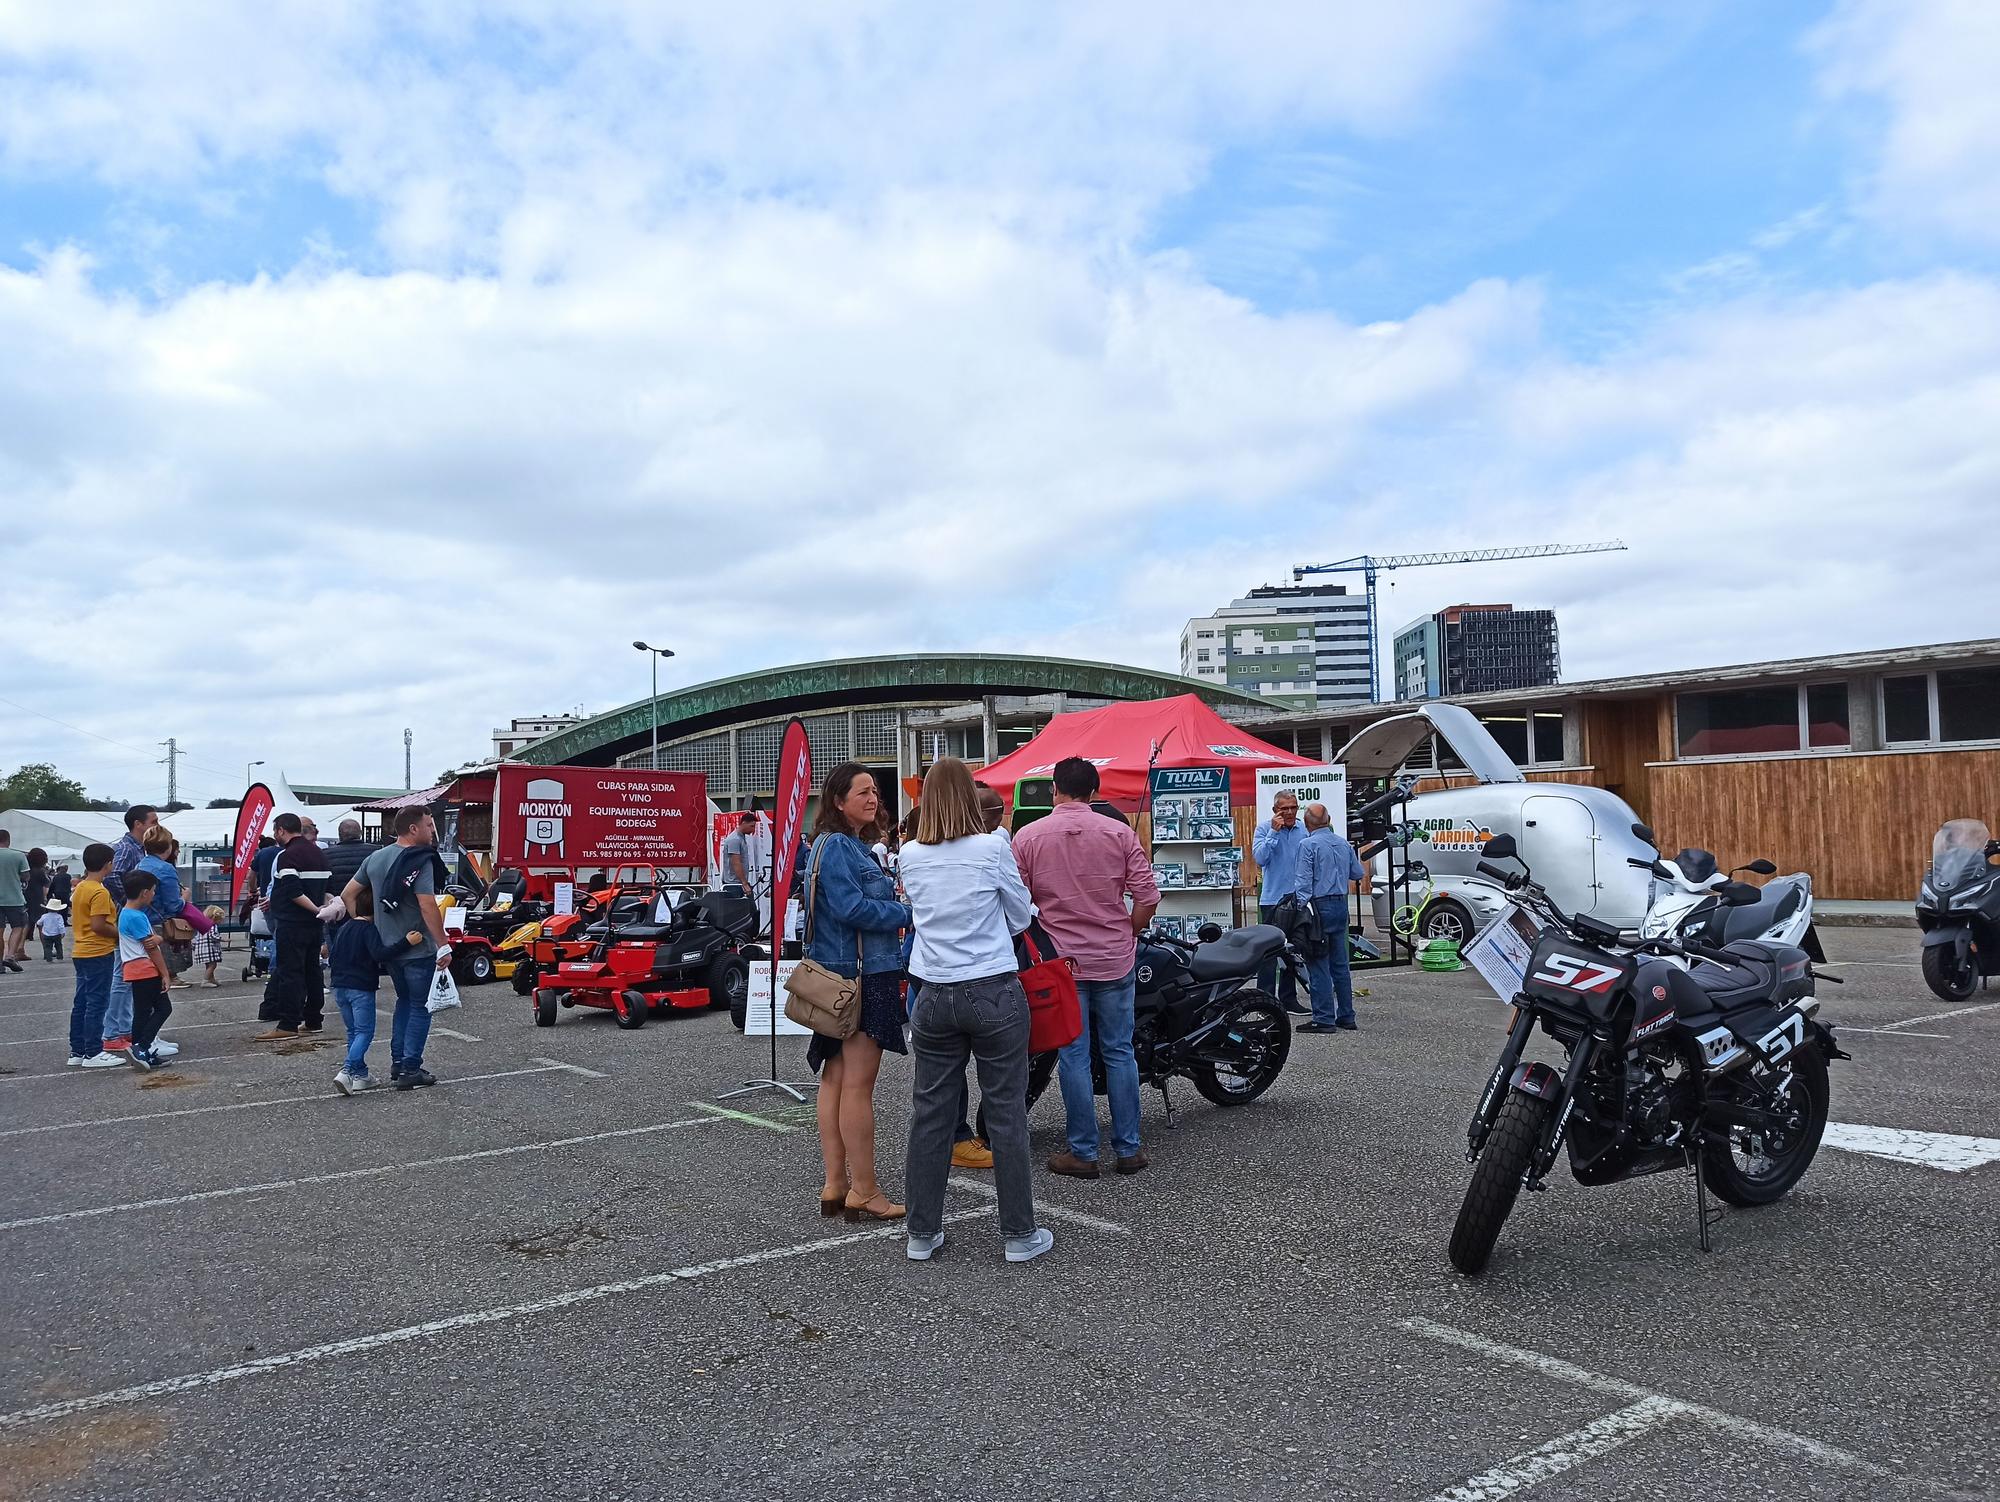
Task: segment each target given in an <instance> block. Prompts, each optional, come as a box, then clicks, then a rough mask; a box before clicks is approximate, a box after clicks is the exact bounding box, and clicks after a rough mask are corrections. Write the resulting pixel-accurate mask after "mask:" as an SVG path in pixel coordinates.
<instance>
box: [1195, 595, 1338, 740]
mask: <svg viewBox="0 0 2000 1502" xmlns="http://www.w3.org/2000/svg"><path fill="white" fill-rule="evenodd" d="M1369 630H1370V622H1369V619H1368V597H1367V596H1366V595H1358V594H1355V595H1351V594H1349V593H1348V592H1347V589H1346V587H1345V586H1344V585H1340V584H1287V585H1272V584H1267V585H1264V586H1263V587H1261V588H1259V589H1253V590H1251V591H1250V593H1249V594H1247V595H1245V596H1244V597H1243V598H1242V599H1240V600H1232V601H1230V603H1229V604H1227V605H1225V606H1223V607H1222V609H1220V610H1218V611H1216V612H1215V614H1214V615H1204V616H1197V617H1195V619H1193V620H1191V621H1189V622H1188V623H1187V625H1186V626H1184V627H1183V628H1182V629H1181V676H1182V677H1185V678H1208V679H1213V680H1215V681H1216V682H1219V683H1225V684H1227V685H1228V686H1229V687H1231V688H1240V689H1243V690H1246V691H1247V692H1249V693H1253V694H1260V695H1263V696H1264V697H1266V698H1268V699H1270V700H1271V702H1272V704H1273V705H1275V706H1278V707H1281V708H1285V709H1318V708H1322V707H1324V706H1326V705H1329V704H1353V703H1357V702H1358V703H1364V704H1365V703H1367V702H1368V701H1369V700H1370V699H1372V698H1373V697H1374V690H1373V686H1372V685H1371V684H1370V683H1369V681H1368V633H1369Z"/></svg>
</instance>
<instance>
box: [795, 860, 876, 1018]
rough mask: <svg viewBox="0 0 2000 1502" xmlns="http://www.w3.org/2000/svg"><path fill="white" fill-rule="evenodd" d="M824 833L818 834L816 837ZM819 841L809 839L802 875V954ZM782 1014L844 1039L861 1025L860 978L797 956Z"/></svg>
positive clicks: (809, 930) (857, 940)
mask: <svg viewBox="0 0 2000 1502" xmlns="http://www.w3.org/2000/svg"><path fill="white" fill-rule="evenodd" d="M826 838H828V836H826V835H821V836H820V839H822V840H823V839H826ZM819 857H820V846H819V841H818V840H815V841H814V842H813V850H812V854H811V856H810V857H809V858H808V870H807V874H806V932H805V942H804V944H803V945H802V946H801V953H802V954H810V953H811V952H812V934H813V909H814V907H815V906H816V905H817V904H818V900H819ZM854 968H855V970H856V971H857V972H858V971H859V970H860V969H861V935H860V934H858V933H857V934H856V935H855V936H854ZM785 1015H786V1016H787V1017H789V1018H791V1019H792V1021H794V1022H796V1023H798V1024H799V1026H801V1027H809V1028H811V1029H812V1030H813V1031H814V1032H816V1033H823V1034H825V1035H826V1036H827V1037H829V1038H840V1039H843V1040H845V1039H847V1038H851V1037H852V1036H853V1035H854V1030H855V1029H856V1028H857V1027H859V1026H860V1025H861V980H860V976H859V975H858V974H857V975H856V977H855V978H854V979H853V980H849V979H848V978H847V977H846V976H844V975H836V974H835V973H834V972H833V971H831V970H829V969H827V968H826V966H824V965H822V964H820V962H819V961H818V960H814V959H806V958H801V959H800V960H799V963H798V965H797V966H796V967H795V968H794V969H793V971H792V973H791V974H790V975H788V976H787V977H785Z"/></svg>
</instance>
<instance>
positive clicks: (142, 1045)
mask: <svg viewBox="0 0 2000 1502" xmlns="http://www.w3.org/2000/svg"><path fill="white" fill-rule="evenodd" d="M158 885H159V883H158V882H157V881H156V880H155V879H154V877H153V876H152V874H151V873H149V872H146V871H131V872H128V873H127V874H126V877H125V906H124V907H123V908H122V909H121V910H120V911H119V914H118V973H119V974H120V975H121V976H123V977H124V980H125V983H126V984H127V985H129V986H130V987H131V988H132V1047H131V1048H130V1049H129V1050H128V1051H127V1054H126V1057H127V1058H128V1059H129V1060H130V1061H131V1063H132V1066H133V1067H134V1068H135V1069H142V1070H144V1069H152V1068H154V1067H155V1066H156V1065H158V1064H159V1063H160V1062H161V1061H162V1059H161V1056H160V1055H158V1054H156V1053H154V1052H153V1040H154V1039H156V1038H158V1037H159V1036H160V1028H161V1027H162V1026H163V1025H165V1023H166V1020H167V1014H168V1013H170V1012H172V1011H173V1009H174V1004H173V1003H172V1002H170V1001H168V1000H167V956H166V953H165V952H164V951H163V950H162V949H161V948H160V940H159V936H158V935H156V934H155V933H154V932H153V923H152V920H151V919H150V918H148V917H147V916H146V909H147V907H149V906H150V905H151V904H152V901H153V889H154V887H156V886H158Z"/></svg>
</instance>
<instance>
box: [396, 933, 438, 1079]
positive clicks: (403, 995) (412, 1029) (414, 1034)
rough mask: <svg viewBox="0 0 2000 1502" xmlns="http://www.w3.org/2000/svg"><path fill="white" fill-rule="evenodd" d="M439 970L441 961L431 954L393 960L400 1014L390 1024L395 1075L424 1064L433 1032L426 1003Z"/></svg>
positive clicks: (397, 1010)
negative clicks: (425, 1047)
mask: <svg viewBox="0 0 2000 1502" xmlns="http://www.w3.org/2000/svg"><path fill="white" fill-rule="evenodd" d="M435 974H437V961H436V960H435V959H434V958H433V957H432V956H430V955H428V954H424V955H418V956H417V957H416V958H415V959H410V960H402V961H396V960H391V961H390V962H389V979H390V980H392V981H394V982H395V983H396V1018H395V1020H394V1021H393V1022H391V1023H390V1024H389V1073H390V1075H391V1077H394V1076H395V1075H398V1074H401V1073H403V1071H405V1070H407V1069H421V1068H423V1067H424V1043H425V1042H426V1041H427V1040H428V1039H429V1038H430V1035H431V1014H430V1013H429V1012H427V1011H425V1010H424V1003H425V1002H426V1001H428V1000H430V995H431V977H432V976H433V975H435Z"/></svg>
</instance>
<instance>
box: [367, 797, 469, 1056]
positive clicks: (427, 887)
mask: <svg viewBox="0 0 2000 1502" xmlns="http://www.w3.org/2000/svg"><path fill="white" fill-rule="evenodd" d="M394 831H395V835H396V843H395V844H393V845H384V846H383V847H382V848H381V849H380V850H377V851H376V852H375V853H374V854H373V855H371V856H369V857H368V859H367V860H365V861H363V862H362V863H361V869H360V870H359V871H357V872H355V873H354V879H353V880H352V881H350V882H348V884H347V885H346V887H344V888H343V889H342V891H341V894H340V895H341V900H342V902H343V903H344V904H345V905H346V907H347V910H348V911H349V912H353V911H355V908H356V905H357V904H358V903H359V901H360V897H361V893H362V892H364V891H366V892H367V893H368V895H369V897H370V899H371V900H372V903H373V910H374V916H373V918H371V919H369V920H367V921H370V922H372V923H374V925H375V929H376V933H377V935H378V936H379V937H380V939H381V940H382V946H383V948H384V949H385V950H389V951H395V950H403V951H405V952H404V953H403V954H402V955H401V956H400V957H399V958H397V959H394V960H391V961H390V962H389V963H388V965H387V969H388V972H389V979H390V981H391V982H392V983H393V984H394V985H395V988H396V1017H395V1021H394V1022H393V1023H391V1024H390V1029H389V1085H390V1088H392V1089H395V1090H415V1089H419V1088H421V1087H423V1086H425V1085H435V1084H436V1083H437V1077H436V1076H435V1075H433V1074H432V1073H431V1072H430V1071H429V1070H428V1069H426V1068H424V1044H425V1043H426V1042H428V1041H429V1039H430V1033H431V1014H430V1011H429V1009H428V1007H427V1006H426V1003H427V1002H428V1001H429V999H430V989H431V979H432V977H433V976H435V975H436V974H437V972H438V971H440V970H449V969H450V968H451V944H450V943H449V941H447V940H446V938H445V935H444V915H443V914H442V913H440V912H439V911H438V905H437V892H438V886H439V883H440V882H441V881H443V880H444V878H445V874H446V873H445V869H444V862H443V861H442V860H440V859H439V858H438V853H437V821H436V820H434V819H433V818H432V817H431V816H430V813H429V811H428V810H426V809H421V808H406V809H403V810H401V811H400V812H399V813H397V815H396V822H395V825H394ZM412 930H417V931H420V932H422V933H423V934H425V935H426V936H427V937H428V938H429V939H430V942H431V944H432V945H433V946H434V947H435V949H436V951H437V952H436V955H435V957H433V956H432V955H431V954H429V953H427V952H426V951H425V950H424V949H423V947H422V946H418V947H417V948H415V949H409V948H408V947H407V946H408V943H409V939H408V935H409V933H410V932H411V931H412Z"/></svg>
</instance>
